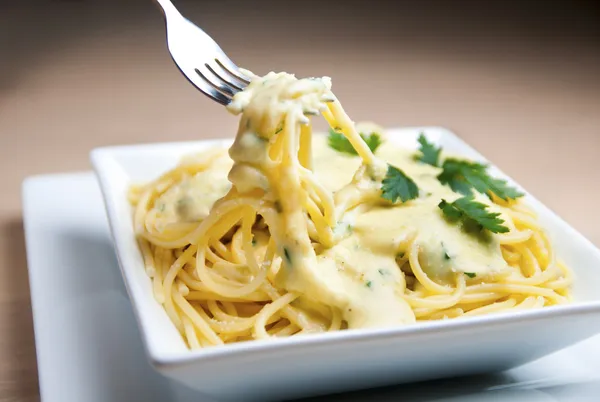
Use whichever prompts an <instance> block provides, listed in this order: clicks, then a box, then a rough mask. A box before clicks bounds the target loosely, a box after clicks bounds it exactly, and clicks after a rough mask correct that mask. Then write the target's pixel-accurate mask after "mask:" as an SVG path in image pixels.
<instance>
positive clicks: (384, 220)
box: [157, 134, 507, 328]
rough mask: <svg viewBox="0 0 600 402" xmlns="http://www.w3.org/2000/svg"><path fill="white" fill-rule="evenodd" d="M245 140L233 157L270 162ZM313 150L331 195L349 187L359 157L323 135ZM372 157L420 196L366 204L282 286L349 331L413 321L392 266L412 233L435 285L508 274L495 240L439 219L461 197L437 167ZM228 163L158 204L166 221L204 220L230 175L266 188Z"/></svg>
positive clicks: (398, 153) (385, 153)
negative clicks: (457, 276)
mask: <svg viewBox="0 0 600 402" xmlns="http://www.w3.org/2000/svg"><path fill="white" fill-rule="evenodd" d="M248 135H249V136H250V137H248ZM248 135H246V136H242V137H241V140H240V141H241V142H243V143H244V144H243V146H240V145H239V142H240V141H238V147H233V148H232V150H231V154H232V155H233V156H234V157H236V158H238V160H245V161H256V160H257V159H261V158H267V156H266V141H264V140H263V139H257V138H256V137H254V136H253V135H250V134H248ZM252 137H254V138H252ZM312 147H313V158H314V159H313V164H314V165H313V167H314V171H315V174H316V177H317V179H318V181H319V182H320V183H321V184H322V185H323V186H324V187H325V188H326V189H328V190H330V191H332V192H335V191H337V190H339V189H341V188H342V187H343V186H344V185H345V184H347V183H348V182H350V181H351V180H352V177H353V175H354V173H355V172H356V170H357V169H358V168H359V167H360V166H361V159H360V158H359V157H358V156H350V155H346V154H342V153H339V152H337V151H335V150H333V149H332V148H330V147H329V146H328V145H327V140H326V137H325V136H322V135H315V136H314V137H313V145H312ZM376 156H378V157H379V158H380V159H382V160H384V161H386V162H388V163H390V164H392V165H394V166H396V167H397V168H400V169H402V170H403V171H404V172H405V173H406V174H407V175H408V176H410V177H411V178H412V179H413V180H414V181H415V182H416V183H417V185H418V187H419V188H420V189H421V195H420V197H419V198H418V199H415V200H412V201H409V202H407V203H405V204H399V205H393V206H390V205H386V204H383V203H381V204H377V203H368V204H364V205H361V206H359V207H358V208H357V209H356V210H354V211H350V212H348V213H347V214H346V215H345V216H344V217H343V219H342V220H341V221H340V222H339V223H338V226H337V227H336V229H335V231H334V233H336V234H341V233H345V237H343V238H342V240H341V241H339V242H338V243H337V244H336V245H335V246H334V247H332V248H329V249H325V250H323V251H321V252H319V253H318V254H317V258H316V260H315V261H314V262H313V264H314V266H313V267H311V269H304V270H300V269H298V270H296V269H294V267H293V266H292V268H291V269H289V270H287V274H286V278H285V281H284V282H283V283H285V284H286V285H287V286H289V287H290V289H289V290H293V291H297V292H301V293H302V294H303V295H304V296H303V297H306V298H309V299H310V300H313V301H316V302H320V303H323V304H326V305H330V306H335V307H337V308H339V309H340V310H341V311H342V314H343V317H344V319H345V320H346V321H347V323H348V327H349V328H366V327H380V326H388V325H397V324H404V323H410V322H414V320H415V318H414V314H413V312H412V311H411V309H410V306H409V305H408V304H407V303H406V302H405V301H404V299H403V298H402V296H401V292H402V287H401V284H402V283H404V279H403V275H404V273H402V271H401V270H400V269H399V267H398V264H397V262H396V258H397V256H398V255H399V254H400V255H402V254H403V253H404V250H403V249H402V244H403V243H402V242H403V240H405V239H406V237H407V236H410V235H411V234H414V235H415V236H416V238H415V241H416V242H417V244H418V245H419V247H420V251H421V253H420V255H421V258H420V262H421V265H422V268H423V270H424V271H425V272H426V273H427V275H428V276H429V277H431V278H432V279H434V280H436V281H438V282H440V283H449V284H452V283H453V274H454V273H455V272H461V271H462V272H467V273H474V274H476V275H477V277H486V276H488V275H494V274H497V273H501V272H502V271H503V270H504V269H506V268H507V264H506V262H505V260H504V258H503V257H502V253H501V250H500V245H499V243H498V241H497V240H496V239H495V238H494V236H493V235H491V236H490V238H489V239H487V240H482V239H481V238H480V237H478V236H475V235H473V234H470V233H466V232H465V231H464V230H463V229H462V228H461V226H460V225H459V224H456V223H450V222H448V221H447V220H446V219H445V218H444V215H443V214H442V212H441V211H440V209H439V208H438V206H437V205H438V203H439V202H440V200H441V199H442V198H444V199H446V200H447V201H449V202H451V201H454V200H455V199H457V198H458V197H459V196H460V195H459V194H456V193H454V192H453V191H452V190H451V189H450V188H449V187H447V186H444V185H442V184H441V183H440V182H439V181H438V180H437V178H436V176H437V175H438V174H439V169H438V168H435V167H432V166H429V165H426V164H422V163H420V162H417V161H415V160H414V151H410V150H405V149H401V148H398V147H395V146H393V145H391V144H389V143H384V144H383V145H382V146H381V147H380V148H379V149H378V150H377V153H376ZM232 164H233V162H232V160H231V159H230V158H229V157H227V156H225V157H224V158H221V159H219V160H218V163H216V164H214V165H212V166H211V167H210V168H209V169H208V170H206V171H204V172H201V173H198V174H197V175H195V176H193V177H189V178H186V179H184V180H183V181H182V182H181V183H180V184H179V185H177V186H174V187H173V188H171V189H170V190H168V191H167V192H166V193H165V194H163V196H161V197H160V198H159V200H158V201H157V203H162V204H164V206H165V207H164V208H163V214H164V216H165V219H168V220H169V221H170V222H189V221H194V220H196V221H198V220H201V219H203V218H204V217H206V216H207V215H208V212H209V209H210V206H211V205H212V204H213V203H214V202H215V201H216V200H217V199H219V198H220V197H222V196H223V195H225V194H226V192H227V191H228V190H229V188H230V186H231V183H230V182H229V180H228V175H229V178H230V179H232V181H233V182H234V183H235V184H236V187H238V189H244V190H249V189H251V188H261V189H263V190H267V189H268V187H269V180H268V179H267V176H266V175H265V174H264V173H263V172H262V171H261V169H259V168H257V165H256V164H252V163H250V164H249V163H238V164H236V165H235V167H234V169H233V170H232V171H231V172H230V168H231V166H232ZM478 201H480V202H483V203H485V204H486V205H489V208H490V209H491V210H494V211H498V212H501V210H500V209H499V208H497V207H496V206H495V205H494V204H493V203H491V202H490V201H489V200H488V199H487V198H486V197H485V196H479V197H478ZM302 217H303V216H302ZM303 219H304V217H303ZM290 247H291V248H292V249H290V251H289V252H290V253H291V254H292V255H294V256H297V255H298V253H301V249H297V250H295V249H293V244H292V245H291V246H290ZM284 272H285V271H284ZM290 284H291V285H290Z"/></svg>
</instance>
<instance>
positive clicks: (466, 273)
mask: <svg viewBox="0 0 600 402" xmlns="http://www.w3.org/2000/svg"><path fill="white" fill-rule="evenodd" d="M465 275H467V276H468V277H469V278H471V279H472V278H475V277H476V276H477V274H476V273H475V272H465Z"/></svg>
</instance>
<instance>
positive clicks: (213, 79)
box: [194, 65, 237, 97]
mask: <svg viewBox="0 0 600 402" xmlns="http://www.w3.org/2000/svg"><path fill="white" fill-rule="evenodd" d="M194 71H196V74H198V75H199V76H200V77H202V78H203V79H204V80H205V81H206V82H208V83H209V84H210V85H212V86H213V87H214V88H215V89H216V90H217V91H219V92H221V93H223V94H225V95H227V96H230V97H233V95H235V92H237V91H235V92H234V90H233V89H231V88H230V87H229V86H227V85H226V84H224V83H223V82H222V81H221V80H219V78H218V77H217V76H216V75H215V74H213V73H212V72H211V71H210V70H209V69H208V67H207V65H204V66H202V67H200V68H199V69H198V68H196V69H194Z"/></svg>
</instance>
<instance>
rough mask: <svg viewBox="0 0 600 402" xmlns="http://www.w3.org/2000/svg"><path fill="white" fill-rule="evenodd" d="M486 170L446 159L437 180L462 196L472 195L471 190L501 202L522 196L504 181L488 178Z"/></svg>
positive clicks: (477, 164) (475, 163) (485, 168)
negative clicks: (499, 199) (501, 200)
mask: <svg viewBox="0 0 600 402" xmlns="http://www.w3.org/2000/svg"><path fill="white" fill-rule="evenodd" d="M487 168H488V166H487V165H484V164H482V163H477V162H469V161H465V160H460V159H446V160H445V161H444V164H443V165H442V169H443V172H442V173H440V175H439V176H438V180H439V181H440V182H442V183H443V184H448V185H449V186H450V188H452V190H454V191H456V192H458V193H461V194H464V195H472V194H473V189H475V190H477V191H479V192H480V193H482V194H486V195H488V196H490V195H491V194H495V195H496V196H498V197H500V198H502V199H503V200H508V199H516V198H519V197H522V196H523V193H521V192H520V191H519V190H517V189H516V188H514V187H510V186H509V185H508V183H507V182H506V181H505V180H501V179H496V178H493V177H492V176H490V175H489V174H488V172H487Z"/></svg>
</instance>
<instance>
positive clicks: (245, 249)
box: [130, 72, 572, 349]
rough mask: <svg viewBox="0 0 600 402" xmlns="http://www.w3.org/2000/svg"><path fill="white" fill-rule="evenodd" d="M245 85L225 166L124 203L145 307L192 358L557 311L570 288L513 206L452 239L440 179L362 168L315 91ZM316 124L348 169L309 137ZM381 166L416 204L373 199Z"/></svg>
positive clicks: (198, 164)
mask: <svg viewBox="0 0 600 402" xmlns="http://www.w3.org/2000/svg"><path fill="white" fill-rule="evenodd" d="M248 74H251V73H249V72H248ZM252 77H253V80H252V82H251V84H250V85H249V86H248V88H247V89H245V90H244V91H242V92H240V93H238V94H237V95H236V96H235V97H234V99H233V101H232V103H231V104H230V105H229V106H228V108H229V110H230V111H231V112H232V113H234V114H240V115H241V118H240V124H239V129H238V133H237V136H236V138H235V141H234V143H233V145H232V146H231V148H230V149H229V152H228V153H227V152H226V150H225V149H220V148H216V149H213V150H210V151H207V152H204V153H202V154H201V155H195V156H190V157H187V158H185V159H184V160H182V161H181V163H180V164H179V165H178V166H176V167H175V168H174V169H172V170H170V171H168V172H166V173H165V174H163V175H162V176H161V177H159V178H158V179H156V180H154V181H152V182H151V183H148V184H145V185H142V186H137V187H133V188H132V189H131V192H130V200H131V202H132V204H133V205H134V207H135V211H134V225H135V231H136V234H137V236H138V242H139V246H140V250H141V253H142V255H143V258H144V262H145V266H146V272H147V274H148V276H149V277H150V278H151V279H152V286H153V290H154V294H155V297H156V300H157V301H158V302H159V303H161V304H162V305H163V306H164V309H165V311H166V313H167V314H168V315H169V317H170V319H171V320H172V322H173V324H174V325H175V326H176V327H177V329H178V330H179V332H180V333H181V335H182V336H183V338H184V339H185V340H186V342H187V344H188V346H189V347H190V348H192V349H195V348H201V347H206V346H212V345H219V344H224V343H229V342H237V341H244V340H251V339H262V338H270V337H284V336H291V335H296V334H304V333H315V332H325V331H337V330H341V329H346V328H366V327H383V326H390V325H405V324H411V323H414V322H416V321H423V320H438V319H446V318H458V317H463V316H473V315H479V314H488V313H492V312H500V311H506V310H518V309H532V308H540V307H543V306H549V305H554V304H561V303H566V302H568V301H569V299H570V293H569V286H570V284H571V281H572V275H571V272H570V271H569V269H568V268H567V267H565V266H564V265H563V264H562V263H560V262H559V261H558V260H557V258H556V255H555V253H554V249H553V247H552V245H551V244H550V242H549V240H548V238H547V236H546V235H545V233H544V231H543V230H542V228H541V227H540V226H539V225H538V223H537V221H536V217H535V214H534V213H533V212H532V211H530V210H529V209H527V208H526V207H525V206H524V205H522V204H521V203H519V202H517V201H514V200H510V201H504V200H502V199H499V198H497V197H492V199H491V200H490V199H488V198H486V197H483V196H482V197H479V198H478V200H479V201H481V202H482V203H485V204H486V205H487V206H488V207H489V208H490V209H492V210H493V211H497V212H498V213H500V214H501V216H502V219H503V220H504V222H505V224H506V226H507V227H508V228H509V229H510V230H509V232H508V233H504V234H494V235H492V236H489V238H487V239H486V240H485V241H483V240H482V239H480V238H478V237H476V236H473V235H472V234H469V233H465V231H464V230H462V229H461V227H460V226H458V225H454V224H452V223H450V222H448V221H447V220H445V219H444V217H443V216H442V215H441V213H440V210H439V209H438V208H437V203H439V201H440V199H441V198H442V197H443V198H445V199H449V200H452V199H456V198H457V197H458V194H457V193H455V192H454V191H452V189H450V188H449V187H448V186H446V185H444V184H442V183H440V182H439V180H437V179H436V177H437V175H438V174H439V169H438V168H436V167H434V166H429V165H425V164H421V163H418V162H417V161H415V159H414V155H413V154H412V153H411V152H410V151H408V150H403V149H398V148H395V147H393V146H391V145H388V144H385V145H384V146H382V147H381V150H380V151H378V153H377V156H375V154H374V153H373V152H372V151H371V149H370V148H369V147H368V146H367V144H366V143H365V141H364V140H363V139H362V138H361V136H360V135H359V133H358V130H357V127H358V126H357V125H355V124H354V123H353V122H352V121H351V120H350V118H349V117H348V115H347V114H346V113H345V112H344V110H343V108H342V106H341V105H340V103H339V101H338V100H337V99H336V97H335V96H334V95H333V93H332V92H331V82H330V80H329V79H328V78H319V79H296V78H295V77H294V76H292V75H289V74H285V73H278V74H276V73H269V74H267V75H266V76H264V77H257V76H254V75H252ZM319 113H320V114H322V115H323V116H324V117H325V119H326V120H327V122H328V124H329V125H330V127H331V128H332V129H334V130H336V131H337V132H340V133H343V135H344V136H345V138H346V139H347V140H348V141H349V142H350V144H351V145H352V147H353V148H354V150H355V151H356V154H357V156H356V157H350V156H346V155H341V154H339V153H338V152H336V151H335V150H332V149H331V148H330V147H328V146H327V143H326V141H325V139H324V138H323V137H322V136H318V135H315V136H313V133H312V129H311V124H310V120H309V118H308V117H307V116H309V115H316V114H319ZM388 163H393V164H394V165H395V166H399V167H401V168H402V169H403V170H404V171H405V172H406V173H407V174H409V175H410V176H411V177H413V178H414V180H415V181H416V182H417V183H418V185H419V188H420V190H421V194H420V196H419V197H418V198H417V199H414V200H411V201H408V202H404V203H399V204H391V203H390V202H387V201H386V200H383V199H382V198H381V186H382V184H381V183H382V179H383V178H384V176H385V175H386V169H387V164H388Z"/></svg>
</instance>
